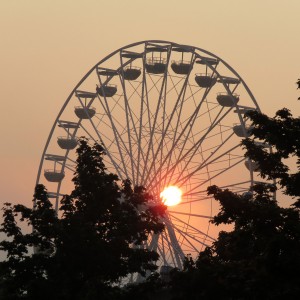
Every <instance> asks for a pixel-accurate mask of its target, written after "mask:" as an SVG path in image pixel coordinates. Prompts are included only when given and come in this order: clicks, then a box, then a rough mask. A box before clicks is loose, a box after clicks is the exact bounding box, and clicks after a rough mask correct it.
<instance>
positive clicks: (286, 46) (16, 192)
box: [0, 0, 300, 206]
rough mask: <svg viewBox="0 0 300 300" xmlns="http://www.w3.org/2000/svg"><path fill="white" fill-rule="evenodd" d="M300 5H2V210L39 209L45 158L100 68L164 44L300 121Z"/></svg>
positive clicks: (290, 1) (269, 1)
mask: <svg viewBox="0 0 300 300" xmlns="http://www.w3.org/2000/svg"><path fill="white" fill-rule="evenodd" d="M299 12H300V1H299V0H287V1H277V0H264V1H261V0H252V1H245V0H228V1H223V0H219V1H217V0H214V1H213V0H211V1H202V0H186V1H181V2H176V1H170V0H164V1H161V0H160V1H159V0H153V1H151V2H148V1H147V2H146V1H141V0H127V1H126V0H124V1H116V0H110V1H103V0H97V1H96V0H93V1H92V0H87V1H77V0H63V1H61V0H60V1H59V0H51V1H50V0H43V1H40V0H27V1H20V0H9V1H8V0H7V1H5V0H3V1H1V3H0V37H1V55H0V82H1V105H2V109H1V112H2V114H1V119H0V122H1V126H0V130H1V156H0V160H1V169H0V172H1V175H0V176H1V181H0V182H1V184H0V191H1V197H0V205H1V206H2V203H4V202H7V201H8V202H13V203H17V202H22V203H24V204H26V205H31V199H32V194H33V188H34V184H35V179H36V173H37V169H38V164H39V160H40V157H41V153H42V150H43V147H44V144H45V141H46V138H47V136H48V134H49V131H50V128H51V126H52V124H53V121H54V119H55V117H56V116H57V114H58V111H59V109H60V108H61V106H62V104H63V102H64V101H65V99H66V98H67V96H68V95H69V93H70V92H71V90H72V89H73V88H74V86H75V85H76V84H77V82H78V81H79V80H80V79H81V77H82V76H83V75H85V73H86V72H87V71H88V70H89V69H90V68H91V67H92V66H93V65H95V64H96V63H97V62H98V61H99V60H100V59H101V58H103V57H105V56H106V55H108V54H109V53H110V52H112V51H114V50H116V49H117V48H120V47H122V46H124V45H127V44H130V43H133V42H137V41H140V40H147V39H157V40H168V41H174V42H177V43H182V44H187V45H193V46H197V47H200V48H203V49H206V50H208V51H210V52H212V53H214V54H216V55H218V56H219V57H221V58H222V59H224V60H225V61H226V62H228V63H229V64H230V65H231V66H232V67H233V68H234V69H235V70H236V71H237V72H238V73H239V74H240V75H241V76H242V78H243V79H244V80H245V81H246V83H247V85H248V86H249V87H250V89H251V91H252V92H253V94H254V96H255V97H256V99H257V101H258V103H259V105H260V107H261V109H262V111H263V112H265V113H267V114H273V113H274V112H275V111H276V110H277V109H279V108H282V107H284V106H285V107H288V108H290V109H292V111H293V113H294V115H295V116H298V115H299V112H300V108H299V107H300V102H298V101H297V100H296V99H297V98H298V97H299V91H298V92H297V90H296V85H295V82H296V80H297V78H299V77H300V59H299V53H300V39H299V32H300V19H299Z"/></svg>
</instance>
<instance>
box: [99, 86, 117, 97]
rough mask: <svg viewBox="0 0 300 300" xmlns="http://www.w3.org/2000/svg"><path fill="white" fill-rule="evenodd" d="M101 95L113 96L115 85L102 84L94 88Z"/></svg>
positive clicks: (115, 89)
mask: <svg viewBox="0 0 300 300" xmlns="http://www.w3.org/2000/svg"><path fill="white" fill-rule="evenodd" d="M96 90H97V93H98V94H99V95H100V96H101V97H113V96H114V95H115V94H116V92H117V86H116V85H112V84H107V85H102V86H101V87H98V86H97V88H96Z"/></svg>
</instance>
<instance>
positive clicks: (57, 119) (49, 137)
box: [37, 40, 260, 260]
mask: <svg viewBox="0 0 300 300" xmlns="http://www.w3.org/2000/svg"><path fill="white" fill-rule="evenodd" d="M152 43H153V44H155V43H165V44H169V46H170V47H171V50H170V51H172V48H173V47H178V46H180V47H185V48H189V49H193V52H192V53H193V54H195V60H196V58H201V56H200V55H198V54H197V53H195V50H198V51H201V52H202V53H205V54H207V55H209V56H211V57H214V58H216V59H217V60H218V61H220V62H222V63H223V64H224V66H225V67H227V68H228V69H229V70H230V71H232V73H233V74H235V76H236V77H237V78H238V79H239V80H240V82H241V83H242V84H243V86H244V88H245V89H246V91H247V92H248V94H249V96H250V98H251V100H252V101H253V103H254V105H255V107H256V109H257V110H258V111H260V109H259V106H258V104H257V102H256V100H255V98H254V96H253V95H252V93H251V91H250V89H249V88H248V86H247V85H246V83H245V82H244V80H243V79H242V78H241V76H240V75H239V74H238V73H237V72H236V71H235V70H234V69H233V68H232V67H231V66H230V65H229V64H227V63H226V62H225V61H224V60H222V59H221V58H220V57H218V56H216V55H215V54H213V53H210V52H209V51H206V50H204V49H201V48H198V47H191V46H188V45H182V44H177V43H173V42H168V41H159V40H148V41H141V42H136V43H133V44H130V45H126V46H124V47H121V48H119V49H118V50H115V51H114V52H112V53H110V54H109V55H107V56H106V57H104V58H103V59H102V60H100V61H99V62H98V63H97V64H96V65H95V66H94V67H92V68H91V69H90V70H89V71H88V72H87V73H86V74H85V75H84V76H83V77H82V78H81V80H80V81H79V82H78V84H77V85H76V86H75V87H74V89H73V90H72V92H71V93H70V95H69V96H68V98H67V100H66V101H65V102H64V104H63V106H62V108H61V110H60V112H59V113H58V115H57V118H56V119H55V121H54V124H53V126H52V129H51V131H50V134H49V136H48V139H47V141H46V145H45V147H44V151H43V154H42V158H41V162H40V166H39V171H38V176H37V183H38V182H39V180H40V177H41V171H42V166H43V162H44V159H45V155H46V152H47V149H48V146H49V143H50V141H51V139H52V137H53V133H54V130H55V128H56V126H57V124H58V123H59V121H60V117H61V115H62V113H63V112H64V110H65V108H66V107H67V105H68V104H69V102H70V100H71V99H72V97H73V96H74V94H76V92H77V91H78V88H79V87H80V86H81V84H82V83H83V82H84V81H85V80H86V79H87V78H88V77H89V75H90V74H92V72H93V71H95V70H96V69H97V68H98V66H99V65H101V64H102V63H103V62H105V61H106V60H108V59H109V58H111V57H113V56H114V55H116V54H118V53H121V52H122V51H123V50H126V49H128V48H132V47H134V46H137V45H143V44H144V45H145V46H146V45H147V44H152ZM142 53H143V55H144V57H145V56H146V55H145V54H146V52H145V50H144V52H142ZM169 57H170V56H169ZM127 64H128V63H127ZM127 64H125V66H126V65H127ZM168 65H169V62H168ZM123 68H124V65H123V64H122V65H120V67H119V68H118V70H119V69H123ZM143 69H144V70H143V71H144V72H145V68H143ZM213 72H215V73H217V77H218V78H222V76H221V74H219V73H218V72H217V71H216V69H214V70H213ZM110 79H111V78H110ZM110 79H108V78H107V80H106V81H105V82H104V84H107V83H108V82H109V81H110ZM221 83H222V84H223V86H224V88H225V90H226V91H227V92H228V93H232V92H231V91H230V90H229V88H228V87H227V86H226V85H225V84H224V83H223V82H221ZM100 84H101V82H100ZM104 98H105V97H104ZM79 100H80V99H79ZM80 101H81V100H80ZM105 101H106V99H105ZM81 104H82V106H83V103H81ZM237 110H238V116H239V118H240V119H241V113H240V112H239V108H237ZM81 122H82V119H78V122H77V126H78V128H79V126H80V125H81ZM241 124H242V125H243V130H245V125H244V123H243V121H241ZM76 132H77V131H76V130H74V134H73V135H74V136H75V135H76ZM148 151H149V149H148ZM68 154H69V150H67V151H66V154H65V160H67V158H68ZM64 168H65V164H64V163H63V168H62V170H64ZM116 169H117V168H116ZM132 169H133V167H132ZM250 173H252V170H250ZM138 174H139V173H138ZM119 175H120V174H119ZM119 177H122V176H119ZM210 180H211V179H210ZM60 187H61V182H59V183H58V188H57V193H59V191H60ZM56 205H57V204H56ZM56 209H57V207H56ZM170 212H171V211H170ZM168 220H169V219H168ZM176 230H177V231H178V232H180V231H181V229H180V228H176ZM169 234H170V233H169ZM171 235H172V233H171ZM206 236H207V234H206ZM169 242H170V241H169ZM169 242H168V243H169ZM171 242H172V241H171ZM175 244H176V243H175ZM173 247H175V248H176V247H177V245H175V246H174V245H173ZM179 248H180V246H179ZM180 255H182V254H180ZM175 260H176V258H175Z"/></svg>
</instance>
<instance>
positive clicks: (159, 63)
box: [145, 57, 167, 74]
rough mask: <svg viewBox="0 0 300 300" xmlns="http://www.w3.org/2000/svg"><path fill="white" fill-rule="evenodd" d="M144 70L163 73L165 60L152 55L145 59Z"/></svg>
mask: <svg viewBox="0 0 300 300" xmlns="http://www.w3.org/2000/svg"><path fill="white" fill-rule="evenodd" d="M145 68H146V71H147V72H148V73H150V74H164V73H165V72H166V69H167V62H166V59H164V58H159V57H154V58H149V59H147V62H146V64H145Z"/></svg>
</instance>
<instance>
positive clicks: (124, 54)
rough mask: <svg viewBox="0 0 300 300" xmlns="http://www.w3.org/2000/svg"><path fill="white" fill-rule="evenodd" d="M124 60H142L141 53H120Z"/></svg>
mask: <svg viewBox="0 0 300 300" xmlns="http://www.w3.org/2000/svg"><path fill="white" fill-rule="evenodd" d="M121 56H122V57H124V58H130V59H136V58H142V57H143V53H136V52H130V51H122V54H121Z"/></svg>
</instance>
